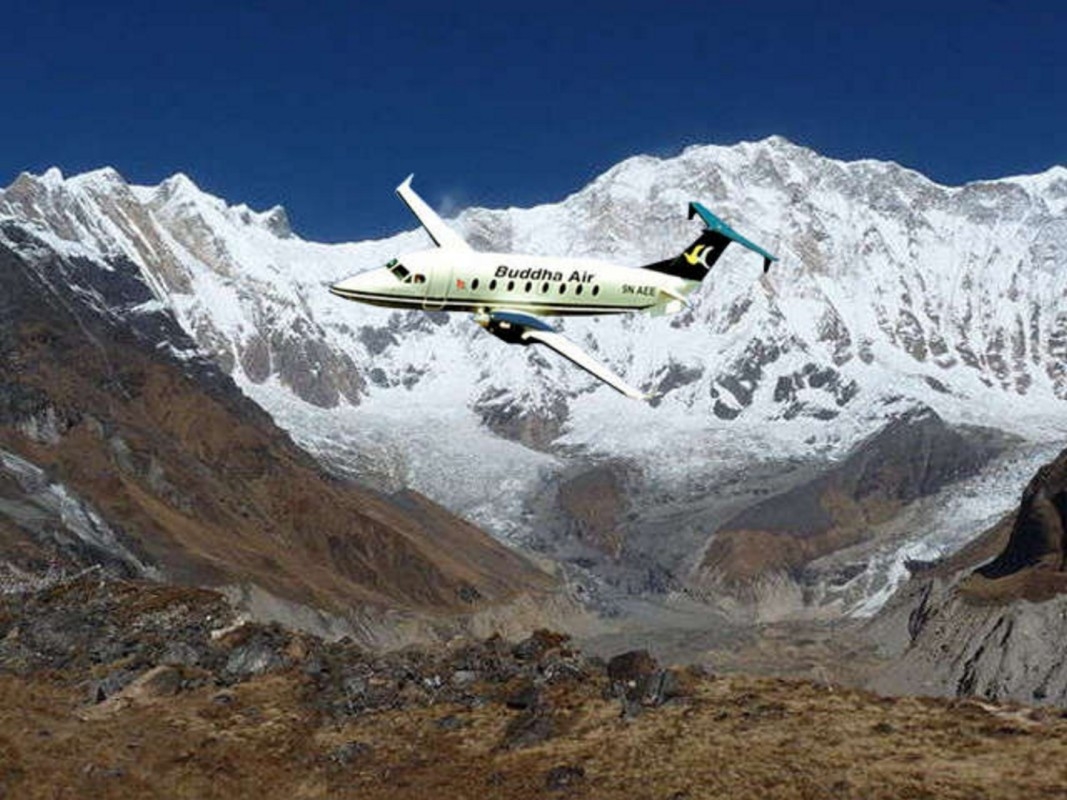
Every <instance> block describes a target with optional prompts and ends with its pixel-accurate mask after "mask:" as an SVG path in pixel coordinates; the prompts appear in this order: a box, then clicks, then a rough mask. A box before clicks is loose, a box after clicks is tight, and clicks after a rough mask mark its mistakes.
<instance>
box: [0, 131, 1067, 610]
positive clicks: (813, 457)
mask: <svg viewBox="0 0 1067 800" xmlns="http://www.w3.org/2000/svg"><path fill="white" fill-rule="evenodd" d="M689 200H701V201H702V202H704V203H705V204H706V205H708V206H709V207H710V208H712V209H713V210H715V211H716V213H719V214H720V215H722V216H723V217H725V218H726V219H727V220H728V221H730V222H731V223H732V224H734V225H735V227H737V228H738V229H739V230H741V231H742V232H744V233H745V234H746V235H749V236H751V238H753V239H754V240H756V241H757V242H760V243H761V244H764V245H765V246H767V247H769V248H770V249H771V250H773V251H775V252H777V253H778V254H779V255H780V256H781V262H780V263H779V264H777V265H776V266H775V268H774V269H772V270H771V272H770V273H769V274H768V275H766V276H763V275H761V273H760V267H759V263H758V260H757V259H754V258H752V257H747V256H748V254H746V253H744V252H741V251H740V249H739V248H738V249H734V248H731V250H730V251H728V253H727V255H726V256H725V257H724V258H723V260H722V261H721V262H720V263H719V264H718V265H717V266H716V268H715V270H714V272H713V274H712V275H711V276H710V277H709V279H708V280H707V281H706V282H705V284H704V285H703V286H702V287H701V289H699V290H698V291H697V292H696V293H695V294H694V295H693V297H692V305H691V307H690V308H688V309H687V310H685V311H684V312H683V313H681V314H679V315H676V316H674V317H662V318H651V317H646V316H631V317H615V318H592V319H568V320H565V321H561V322H560V323H559V327H560V328H562V329H563V330H565V332H566V333H567V334H568V335H569V336H570V337H572V338H574V339H576V340H577V341H579V342H580V343H582V345H583V346H585V347H587V348H588V349H590V350H591V351H592V352H593V353H595V354H596V355H597V356H598V357H599V358H601V359H603V360H604V361H605V362H607V363H608V364H609V365H611V366H612V367H613V368H614V369H616V370H617V371H618V372H619V373H620V374H622V375H623V376H625V377H626V379H627V380H628V381H629V382H631V383H633V384H635V385H637V386H640V387H642V388H644V389H646V390H650V391H654V392H656V393H658V394H659V397H658V399H657V400H656V401H654V402H653V403H651V404H647V405H646V404H640V403H635V402H633V401H630V400H627V399H626V398H623V397H621V396H619V395H617V394H616V393H614V392H613V391H612V390H610V389H608V388H607V387H604V386H602V385H600V384H598V383H597V382H596V381H595V380H593V379H592V378H590V377H589V376H587V375H586V374H585V373H582V372H580V371H579V370H577V369H575V368H572V367H571V366H570V365H569V364H566V363H565V362H562V361H561V360H558V359H556V358H554V357H553V356H552V355H551V354H546V353H543V352H539V351H538V350H537V349H536V348H514V347H509V346H507V345H504V344H503V343H501V342H499V341H497V340H496V339H494V338H492V337H489V336H486V335H485V334H484V332H483V331H481V330H480V329H479V328H478V327H477V326H475V325H473V324H471V322H470V320H468V319H466V318H465V317H464V316H460V315H455V316H448V315H445V314H441V313H430V314H426V313H421V312H390V311H388V310H383V309H377V308H371V307H365V306H360V305H358V304H353V303H347V302H344V301H341V300H339V299H337V298H335V297H333V296H331V295H329V294H328V293H327V291H326V287H327V286H328V285H329V284H330V283H331V282H333V281H336V280H338V279H340V278H342V277H345V276H348V275H350V274H353V273H356V272H359V271H361V270H364V269H369V268H373V267H377V266H380V265H381V264H382V263H384V262H385V261H386V260H388V259H389V258H391V257H392V256H394V255H396V254H402V253H404V252H406V251H410V250H414V249H420V248H422V247H425V246H429V244H430V242H429V240H428V238H427V237H426V236H425V235H424V234H423V233H422V232H421V231H417V230H416V231H411V232H408V233H403V234H400V235H398V236H395V237H392V238H390V239H386V240H380V241H368V242H362V243H357V244H343V245H323V244H317V243H313V242H307V241H304V240H302V239H300V238H299V237H298V236H296V235H295V234H294V233H293V232H292V231H291V230H290V228H289V225H288V222H287V219H286V216H285V212H284V210H282V209H281V208H275V209H271V210H269V211H266V212H262V213H257V212H254V211H252V210H250V209H248V208H247V207H246V206H241V205H238V206H230V205H227V203H225V202H224V201H222V200H220V199H218V198H215V197H212V196H210V195H208V194H206V193H204V192H202V191H201V190H199V189H198V188H197V187H196V186H195V185H194V184H193V183H192V181H190V180H189V179H188V178H187V177H185V176H183V175H176V176H174V177H172V178H170V179H168V180H166V181H164V182H163V183H161V184H160V185H159V186H156V187H139V186H130V185H128V184H127V183H125V181H124V180H123V179H122V178H121V176H119V175H118V174H117V173H116V172H114V171H113V170H110V169H104V170H99V171H96V172H92V173H88V174H85V175H80V176H77V177H72V178H67V179H64V178H63V176H62V175H60V173H59V172H58V171H57V170H49V171H48V172H47V173H45V174H44V175H42V176H39V177H38V176H31V175H22V176H20V177H19V179H18V180H16V181H15V183H14V184H12V185H11V186H10V187H9V188H8V189H6V190H5V191H4V192H3V193H2V194H0V219H3V218H5V217H6V218H12V219H13V220H16V221H17V222H18V223H19V225H20V227H21V229H22V230H24V231H25V232H26V233H27V234H28V236H29V237H30V240H31V241H30V243H27V242H21V243H16V244H19V246H22V247H27V246H46V247H50V248H53V249H56V250H59V251H61V252H63V253H64V254H66V255H68V256H75V257H80V258H82V259H84V263H85V264H86V268H87V269H88V268H90V266H92V267H93V268H97V269H104V270H106V269H120V268H126V267H128V266H129V265H130V264H132V265H135V266H136V267H137V268H138V269H139V270H140V271H141V273H142V274H143V275H144V276H145V278H146V279H147V280H148V281H149V282H150V284H151V286H152V287H153V290H154V292H155V294H156V297H157V303H158V304H161V305H162V306H164V307H167V308H170V309H172V310H173V312H174V314H175V315H176V317H177V319H178V320H179V322H180V323H181V325H182V326H183V327H184V328H185V329H186V330H187V331H188V332H189V333H190V334H191V335H192V336H193V337H194V338H195V340H196V341H197V342H198V343H199V344H200V346H201V347H202V348H203V349H204V350H205V351H206V352H208V353H210V354H211V355H212V356H213V357H214V358H215V359H216V360H217V361H218V362H219V363H220V364H221V365H222V366H223V367H224V368H225V369H227V370H228V371H230V372H231V374H232V375H233V376H234V378H235V379H236V380H237V382H238V383H239V385H241V386H242V388H243V389H244V390H245V391H246V392H247V393H248V394H249V395H250V396H252V397H253V398H254V399H256V400H257V401H258V402H259V403H260V404H262V405H263V406H264V407H265V408H267V409H268V410H269V411H270V412H271V413H272V414H273V415H274V417H275V418H276V420H277V421H278V422H279V423H280V424H281V425H283V427H286V428H288V429H289V430H290V431H291V432H292V434H293V435H294V436H295V437H296V438H297V439H298V440H299V441H301V442H302V443H304V444H305V445H306V446H309V447H310V448H311V449H313V450H315V451H317V452H318V453H320V454H321V456H322V457H323V458H324V459H325V460H327V461H328V462H330V463H332V464H333V465H335V466H336V467H338V468H341V469H345V470H347V471H349V472H351V473H354V474H357V475H359V476H361V477H362V478H363V479H364V480H367V481H369V482H372V483H374V484H376V485H378V486H381V487H384V488H387V489H389V488H398V487H400V486H405V485H410V486H413V487H414V488H417V489H419V490H420V491H423V492H425V493H426V494H428V495H430V496H431V497H433V498H434V499H436V500H438V501H440V502H442V503H443V504H445V505H446V506H448V507H450V508H451V509H453V510H455V511H458V512H459V513H461V514H463V515H465V516H467V517H469V518H471V519H472V520H474V521H476V522H478V523H479V524H481V525H483V526H485V527H487V528H488V529H489V530H491V531H492V532H494V533H496V534H497V535H499V536H501V537H504V538H512V539H517V540H521V541H524V542H526V543H527V544H528V545H531V546H535V547H541V548H543V549H546V550H549V551H550V552H552V553H553V554H555V555H561V554H562V555H563V556H565V557H571V556H573V557H574V558H576V559H578V558H586V556H587V554H586V555H583V553H585V551H586V550H589V549H590V547H591V548H592V549H593V550H596V551H599V552H600V553H601V554H605V553H606V554H607V558H606V560H605V562H612V563H614V562H618V561H619V560H620V555H619V551H618V550H619V548H617V547H616V548H615V550H614V551H612V549H611V548H606V549H605V548H604V547H602V546H600V545H599V544H597V543H593V544H592V545H590V543H589V542H588V541H581V538H582V537H581V535H580V531H579V533H575V531H576V530H578V529H579V528H581V525H580V524H577V523H576V522H575V519H574V518H573V515H570V516H568V515H567V513H565V512H564V511H561V510H560V508H559V505H558V504H555V503H553V502H551V501H546V500H545V498H546V497H547V496H551V497H555V496H556V494H557V492H558V490H559V487H560V486H562V485H566V482H567V481H569V480H571V479H573V478H574V477H575V476H576V475H581V474H585V473H586V472H588V470H589V469H592V468H594V467H596V468H604V467H605V465H607V466H608V467H609V468H610V470H609V471H610V475H611V476H612V477H611V479H610V480H611V481H614V482H615V484H617V485H616V487H615V488H616V489H618V491H615V494H614V495H612V496H613V497H615V498H616V500H615V501H614V502H615V504H616V506H617V508H616V509H615V512H617V513H616V514H615V522H614V523H613V524H614V525H615V526H616V527H617V528H618V536H616V538H617V539H621V540H625V542H626V546H625V547H624V548H623V549H625V550H626V551H627V554H628V556H629V557H630V559H629V560H630V563H631V565H632V564H634V563H640V562H642V561H651V562H653V563H654V564H655V566H656V567H657V568H662V569H664V570H666V571H667V572H668V573H669V574H670V575H671V576H672V578H673V579H677V580H682V579H684V576H685V575H686V574H687V573H688V571H690V570H691V569H693V568H694V567H695V565H696V564H697V563H698V562H699V560H700V555H701V553H702V551H703V548H704V545H705V544H706V541H707V538H708V535H709V534H710V533H712V532H713V531H714V530H715V529H716V528H717V527H718V526H719V525H720V524H721V523H722V522H724V521H725V519H726V517H727V516H728V515H729V514H731V513H733V512H734V511H736V510H738V509H740V508H742V507H744V506H745V505H748V504H751V503H752V502H754V501H755V499H757V498H758V497H760V496H762V495H764V494H766V493H767V492H768V491H771V490H772V489H773V488H775V487H779V486H781V487H786V486H788V485H790V484H795V483H796V482H797V480H796V479H795V478H790V477H788V475H787V473H789V472H790V471H792V470H795V469H797V468H798V465H807V466H803V469H802V471H803V470H807V471H810V470H811V469H812V467H811V466H810V464H811V463H812V462H813V461H817V460H821V461H823V462H825V461H826V460H832V459H836V458H840V457H842V456H843V455H844V454H845V453H846V452H847V451H848V449H849V448H850V447H851V446H853V445H854V444H855V443H857V442H859V441H860V440H861V439H863V438H864V437H867V436H869V435H870V434H872V433H873V432H875V431H877V430H878V429H879V428H881V427H882V426H883V425H884V424H885V422H886V421H887V420H888V419H891V418H894V417H896V416H899V415H901V414H903V413H904V412H906V411H908V410H909V409H912V408H915V407H918V406H926V407H928V408H930V409H933V410H935V411H936V412H937V413H938V414H939V415H940V417H941V418H943V419H945V420H946V421H948V422H950V423H968V424H972V425H982V426H987V427H993V428H997V429H1000V430H1003V431H1006V432H1009V433H1013V434H1016V435H1018V436H1021V437H1022V438H1023V439H1025V440H1027V441H1030V442H1036V443H1042V442H1049V441H1053V440H1057V439H1058V440H1059V441H1062V439H1063V438H1064V435H1065V433H1067V169H1065V168H1063V167H1054V168H1053V169H1051V170H1049V171H1047V172H1045V173H1043V174H1040V175H1034V176H1024V177H1017V178H1007V179H1003V180H998V181H986V182H978V183H972V184H968V185H966V186H963V187H946V186H941V185H938V184H936V183H934V182H932V181H930V180H928V179H927V178H925V177H923V176H922V175H920V174H918V173H916V172H913V171H911V170H908V169H905V168H903V167H900V166H898V165H896V164H892V163H883V162H876V161H859V162H851V163H845V162H840V161H835V160H832V159H828V158H824V157H822V156H820V155H818V154H817V153H815V152H813V151H811V150H808V149H805V148H802V147H798V146H795V145H793V144H791V143H789V142H788V141H786V140H784V139H781V138H779V137H773V138H770V139H767V140H764V141H761V142H755V143H743V144H739V145H736V146H733V147H714V146H707V147H692V148H689V149H687V150H685V151H684V152H683V153H682V154H681V155H679V156H677V157H673V158H668V159H659V158H653V157H649V156H639V157H636V158H632V159H629V160H627V161H624V162H623V163H621V164H619V165H617V166H616V167H614V168H613V169H611V170H609V171H608V172H607V173H605V174H604V175H602V176H601V177H599V178H598V179H596V180H595V181H593V182H592V183H591V184H589V185H588V186H586V187H584V188H583V189H581V190H580V191H578V192H576V193H575V194H573V195H571V196H569V197H567V198H565V199H564V200H562V201H561V202H559V203H557V204H552V205H544V206H539V207H536V208H531V209H516V208H511V209H507V210H487V209H468V210H467V211H465V212H463V213H462V214H460V216H459V217H458V218H457V219H456V220H454V225H455V227H456V228H457V230H459V231H460V232H461V233H462V234H463V235H464V236H466V237H467V239H468V240H469V241H470V242H471V244H472V245H473V246H474V247H475V248H476V249H483V250H494V251H504V252H507V251H518V252H531V253H545V254H557V255H574V256H577V255H595V256H599V257H604V258H607V259H611V260H615V261H618V262H620V263H624V264H633V265H638V264H642V263H647V262H650V261H654V260H658V259H662V258H665V257H667V256H670V255H673V254H676V253H677V252H679V250H680V249H681V248H682V247H684V246H685V245H686V244H688V243H689V242H690V241H692V239H693V237H694V235H695V233H696V228H695V223H692V222H689V221H687V220H686V217H685V210H686V204H687V202H688V201H689ZM32 240H36V244H34V243H33V242H32ZM87 287H88V282H87ZM86 291H91V289H90V288H87V289H86ZM154 307H158V306H154ZM127 312H128V313H137V312H138V308H136V307H134V308H131V309H128V310H127ZM1046 450H1047V448H1042V447H1040V446H1039V447H1037V448H1036V450H1035V451H1034V454H1033V455H1032V456H1031V457H1027V458H1021V459H1020V458H1016V460H1017V461H1018V466H1017V467H1016V468H1015V469H1014V470H1012V474H1011V476H1009V478H1007V479H1006V480H1004V481H1003V482H1002V483H1003V485H1004V486H1006V487H1008V486H1010V491H1007V490H1006V491H1005V496H1004V497H1002V498H988V497H986V498H983V502H982V513H983V519H984V518H985V515H989V514H995V513H997V512H998V511H1001V510H1006V509H1008V508H1009V507H1010V506H1011V505H1012V503H1013V501H1014V494H1015V492H1016V491H1017V486H1018V485H1019V484H1021V483H1022V482H1023V481H1024V480H1025V476H1026V475H1027V474H1028V472H1029V471H1030V470H1031V469H1032V468H1033V466H1034V463H1035V462H1036V461H1038V460H1040V459H1041V458H1044V457H1046V456H1047V452H1046ZM1039 451H1040V452H1039ZM1013 463H1015V462H1013ZM783 464H784V465H786V466H787V469H783V467H782V465H783ZM1015 472H1018V484H1015V483H1013V480H1014V475H1015ZM997 485H998V486H999V485H1001V482H998V484H997ZM579 522H580V521H579ZM576 525H577V528H576V527H575V526H576ZM567 531H570V532H569V533H568V532H567ZM932 532H933V530H932V529H931V530H929V531H924V530H919V531H917V532H916V535H917V536H918V537H919V538H921V539H922V540H923V541H926V542H928V543H930V542H932V544H930V546H931V547H933V548H934V549H935V550H936V537H931V534H932ZM923 537H925V538H923ZM564 539H566V540H567V541H568V542H569V544H567V546H566V547H565V546H564V545H563V544H561V541H563V540H564ZM572 545H573V546H572ZM568 548H570V549H568ZM894 552H896V551H894ZM923 552H924V553H926V552H927V551H926V550H924V551H923ZM879 558H880V559H881V561H880V562H879V563H883V562H884V563H885V564H888V566H885V567H884V569H885V570H887V574H888V571H891V570H892V569H899V563H898V561H899V560H894V558H893V557H892V554H889V555H888V556H887V554H885V553H882V554H880V555H879ZM623 560H625V559H623ZM875 561H878V559H877V558H873V557H872V561H871V563H872V564H873V563H874V562H875ZM880 569H881V568H880ZM654 571H655V570H653V572H654ZM650 574H651V573H650ZM868 577H869V576H868ZM653 582H655V581H653ZM667 584H668V585H671V581H667ZM872 591H875V590H873V589H872ZM877 591H880V592H881V591H884V582H883V583H882V584H881V585H880V586H879V588H878V589H877Z"/></svg>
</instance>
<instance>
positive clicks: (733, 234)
mask: <svg viewBox="0 0 1067 800" xmlns="http://www.w3.org/2000/svg"><path fill="white" fill-rule="evenodd" d="M696 216H699V217H700V218H701V219H702V220H703V221H704V225H705V226H706V227H707V229H708V230H709V231H714V232H715V233H721V234H722V235H723V236H725V237H726V238H727V239H729V240H730V241H732V242H737V243H738V244H739V245H741V246H743V247H747V248H748V249H749V250H751V251H752V252H753V253H759V254H760V255H761V256H763V271H764V272H766V271H767V270H769V269H770V268H771V262H773V261H777V260H778V256H774V255H771V254H770V253H768V252H767V251H766V250H764V249H763V248H762V247H760V246H759V245H758V244H756V243H755V242H752V241H749V240H748V239H746V238H745V237H744V236H742V235H741V234H740V233H738V232H737V231H735V230H734V229H733V228H731V227H730V226H729V225H727V224H726V223H725V222H723V221H722V220H721V219H719V218H718V217H716V216H715V215H714V214H712V213H711V212H710V211H708V210H707V209H706V208H704V206H702V205H701V204H700V203H697V202H695V201H694V202H691V203H690V204H689V219H692V218H693V217H696Z"/></svg>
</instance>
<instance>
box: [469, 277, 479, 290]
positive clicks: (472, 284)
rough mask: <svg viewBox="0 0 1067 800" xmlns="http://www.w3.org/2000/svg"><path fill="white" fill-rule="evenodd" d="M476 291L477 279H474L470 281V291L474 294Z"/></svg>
mask: <svg viewBox="0 0 1067 800" xmlns="http://www.w3.org/2000/svg"><path fill="white" fill-rule="evenodd" d="M477 290H478V279H477V278H475V279H474V280H473V281H471V291H472V292H474V291H477Z"/></svg>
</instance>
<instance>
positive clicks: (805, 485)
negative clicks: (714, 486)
mask: <svg viewBox="0 0 1067 800" xmlns="http://www.w3.org/2000/svg"><path fill="white" fill-rule="evenodd" d="M1005 444H1006V439H1005V438H1004V437H1002V436H1001V435H1000V434H998V433H996V432H993V431H987V430H978V429H957V428H953V427H951V426H948V425H946V424H945V423H944V421H943V420H942V419H941V418H940V417H938V416H937V414H935V413H933V412H930V411H919V412H914V413H908V414H905V415H903V416H901V417H900V418H898V419H896V420H894V421H893V422H891V423H890V424H889V425H887V426H886V427H885V428H884V429H883V430H882V431H879V432H878V433H877V434H875V435H874V436H872V437H871V438H870V439H868V440H867V441H866V442H864V443H863V444H861V445H860V446H858V447H857V448H856V449H855V450H854V451H853V452H852V453H851V454H850V455H849V456H848V457H847V458H846V459H845V460H844V461H842V462H841V463H840V464H837V465H835V466H833V467H831V468H830V469H828V470H827V471H825V472H823V473H822V474H820V475H819V476H818V477H816V478H814V479H813V480H810V481H805V482H802V483H799V484H798V485H796V486H795V487H794V488H792V489H791V490H789V491H787V492H784V493H782V494H779V495H776V496H774V497H771V498H769V499H767V500H765V501H763V502H760V503H757V504H756V505H754V506H752V507H751V508H749V509H747V510H745V511H743V512H741V513H740V514H738V515H737V516H735V517H733V518H732V519H731V520H730V521H729V522H727V523H726V524H725V525H723V526H722V527H721V528H720V529H719V530H718V531H716V532H715V533H714V534H713V536H712V537H711V540H710V544H709V545H708V548H707V550H706V551H705V554H704V558H703V562H702V563H701V565H700V567H699V569H698V572H697V573H696V575H695V576H694V585H695V586H696V587H698V588H702V587H709V586H710V587H715V588H717V589H724V590H726V591H728V592H730V593H731V594H734V595H736V596H738V597H740V598H742V599H745V598H747V599H758V596H759V595H760V594H761V593H767V592H771V593H775V592H778V593H781V592H785V594H786V595H790V594H792V595H794V596H793V598H792V600H789V599H788V598H785V599H784V600H785V604H786V605H785V608H783V609H781V610H780V612H779V613H781V611H785V612H788V611H789V608H788V606H789V605H790V604H791V603H792V604H795V603H797V602H800V603H802V602H803V600H802V598H801V597H800V596H799V594H800V591H801V590H802V587H803V584H804V583H806V582H811V581H813V580H814V579H815V577H816V576H814V575H807V574H806V568H807V565H809V564H810V563H811V562H813V561H815V560H817V559H818V558H820V557H821V556H824V555H826V554H828V553H831V552H834V551H837V550H841V549H843V548H845V547H849V546H852V545H856V544H858V543H860V542H864V541H866V540H867V539H868V538H870V537H872V536H874V535H877V529H878V526H879V525H880V524H882V523H884V522H886V521H887V520H889V519H891V518H892V517H893V516H894V515H896V514H897V513H899V511H900V510H901V509H902V508H903V507H905V506H907V505H908V504H910V503H912V502H914V501H916V500H918V499H920V498H923V497H927V496H929V495H932V494H935V493H936V492H938V491H940V490H941V489H942V488H944V487H945V486H947V485H948V484H950V483H952V482H954V481H958V480H960V479H962V478H965V477H967V476H969V475H973V474H975V473H977V472H978V471H979V470H980V469H981V468H982V466H983V465H984V464H985V463H987V462H988V461H989V460H990V459H991V458H992V457H993V456H995V455H996V454H997V453H998V452H999V451H1000V449H1001V448H1002V447H1003V446H1004V445H1005ZM789 584H793V585H794V588H793V589H790V588H789ZM794 610H796V609H794Z"/></svg>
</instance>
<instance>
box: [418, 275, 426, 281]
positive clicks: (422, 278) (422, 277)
mask: <svg viewBox="0 0 1067 800" xmlns="http://www.w3.org/2000/svg"><path fill="white" fill-rule="evenodd" d="M415 283H426V276H425V275H416V276H415Z"/></svg>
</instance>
